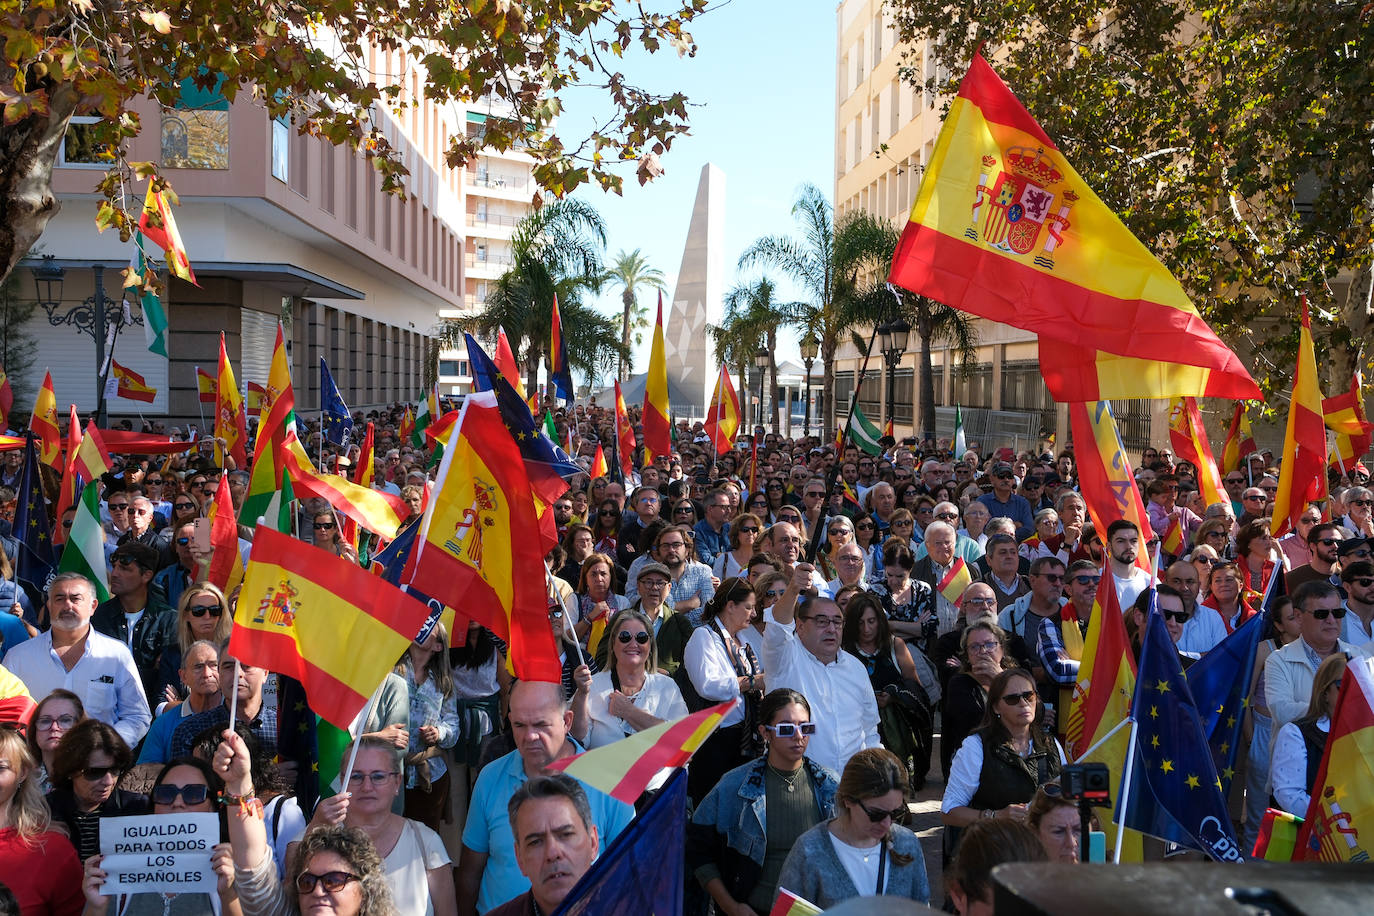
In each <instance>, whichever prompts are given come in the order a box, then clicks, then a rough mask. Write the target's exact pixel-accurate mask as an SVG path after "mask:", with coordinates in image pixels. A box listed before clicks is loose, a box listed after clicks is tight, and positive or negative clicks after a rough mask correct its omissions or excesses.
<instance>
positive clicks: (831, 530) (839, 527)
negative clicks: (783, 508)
mask: <svg viewBox="0 0 1374 916" xmlns="http://www.w3.org/2000/svg"><path fill="white" fill-rule="evenodd" d="M852 540H854V523H853V522H852V521H850V520H849V517H848V516H846V515H831V516H828V517H827V518H826V520H825V540H824V541H822V542H821V546H820V549H819V550H818V551H817V552H816V567H817V568H818V569H819V570H820V571H821V575H822V576H824V577H825V578H826V580H827V581H829V580H831V579H836V578H839V572H838V570H837V569H836V567H835V554H836V551H838V550H839V549H840V548H841V547H843V546H844V545H845V544H848V543H849V542H850V541H852ZM864 560H865V567H866V566H867V561H868V558H867V555H865V557H864ZM866 573H867V569H865V578H867V576H866Z"/></svg>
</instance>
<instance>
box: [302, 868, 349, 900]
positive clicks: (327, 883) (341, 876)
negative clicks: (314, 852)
mask: <svg viewBox="0 0 1374 916" xmlns="http://www.w3.org/2000/svg"><path fill="white" fill-rule="evenodd" d="M350 881H359V882H361V881H362V878H359V877H358V876H357V875H352V874H349V873H348V872H346V871H327V872H325V873H324V874H322V875H317V874H315V873H314V872H313V871H303V872H301V873H300V874H299V875H297V876H296V891H297V892H298V893H301V894H313V893H315V886H316V885H323V886H324V889H325V892H326V893H329V894H337V893H338V892H339V891H341V890H343V889H344V888H345V887H347V886H348V882H350Z"/></svg>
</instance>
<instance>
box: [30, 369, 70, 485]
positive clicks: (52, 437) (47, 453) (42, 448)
mask: <svg viewBox="0 0 1374 916" xmlns="http://www.w3.org/2000/svg"><path fill="white" fill-rule="evenodd" d="M29 429H31V430H33V432H34V434H35V435H36V436H38V460H39V461H41V462H43V463H44V464H46V465H47V466H48V467H52V468H55V467H59V466H60V465H59V464H58V462H59V461H60V460H61V459H62V431H61V430H60V429H59V428H58V426H57V395H56V393H54V392H53V388H52V373H51V372H44V373H43V385H42V387H41V388H39V389H38V396H37V397H35V398H34V401H33V418H32V419H31V420H29Z"/></svg>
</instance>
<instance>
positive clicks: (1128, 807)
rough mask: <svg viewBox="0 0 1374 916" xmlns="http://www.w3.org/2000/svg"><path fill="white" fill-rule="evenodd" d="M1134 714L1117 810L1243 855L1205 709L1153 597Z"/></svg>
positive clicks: (1211, 851) (1216, 855) (1146, 828)
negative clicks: (1212, 750) (1210, 741)
mask: <svg viewBox="0 0 1374 916" xmlns="http://www.w3.org/2000/svg"><path fill="white" fill-rule="evenodd" d="M1131 719H1132V727H1131V731H1132V738H1133V739H1134V740H1133V742H1132V750H1131V753H1132V757H1131V758H1128V762H1127V769H1128V771H1129V772H1128V774H1127V779H1126V780H1125V782H1126V784H1125V785H1124V786H1123V787H1122V790H1121V795H1120V796H1119V797H1118V798H1117V803H1116V816H1117V818H1118V819H1120V820H1122V821H1123V822H1124V823H1125V824H1126V826H1128V827H1130V828H1131V829H1133V830H1139V831H1140V832H1141V833H1147V834H1149V835H1151V836H1155V837H1159V838H1160V839H1162V840H1165V841H1167V842H1170V843H1177V844H1178V845H1180V846H1186V847H1187V848H1189V849H1196V850H1198V851H1199V852H1202V853H1205V854H1206V855H1208V856H1210V857H1211V858H1213V859H1215V860H1216V861H1218V862H1241V861H1244V859H1243V857H1242V856H1241V854H1240V848H1239V847H1238V846H1237V844H1236V837H1235V832H1234V830H1233V829H1232V827H1231V816H1230V814H1229V813H1228V811H1227V809H1226V798H1225V796H1224V795H1222V783H1221V779H1220V777H1218V776H1217V769H1216V765H1215V764H1213V763H1212V755H1211V753H1210V752H1209V750H1208V744H1207V734H1206V732H1205V731H1204V730H1203V724H1202V714H1201V710H1199V709H1198V707H1197V703H1196V701H1195V700H1194V698H1193V693H1192V690H1191V689H1190V688H1189V686H1188V681H1187V679H1186V678H1185V677H1184V676H1183V668H1182V666H1181V665H1180V664H1179V660H1178V650H1177V649H1176V648H1175V647H1174V641H1173V640H1172V639H1170V638H1169V633H1168V631H1167V630H1166V629H1165V628H1164V618H1163V617H1162V616H1161V615H1160V613H1159V609H1158V608H1157V607H1155V606H1154V602H1153V601H1152V602H1151V607H1150V616H1149V619H1148V621H1147V623H1146V624H1145V637H1144V641H1143V645H1142V648H1141V652H1140V677H1139V678H1138V679H1137V680H1136V685H1135V699H1134V700H1133V702H1132V704H1131Z"/></svg>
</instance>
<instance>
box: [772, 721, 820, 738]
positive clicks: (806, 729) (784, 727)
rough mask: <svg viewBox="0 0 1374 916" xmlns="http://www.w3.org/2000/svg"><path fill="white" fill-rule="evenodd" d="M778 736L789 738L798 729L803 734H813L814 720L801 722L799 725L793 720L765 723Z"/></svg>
mask: <svg viewBox="0 0 1374 916" xmlns="http://www.w3.org/2000/svg"><path fill="white" fill-rule="evenodd" d="M764 728H766V729H768V730H769V731H770V732H772V733H773V734H774V735H775V736H776V737H778V738H791V737H793V736H794V735H796V734H797V732H798V731H800V732H801V733H802V734H803V735H807V736H810V735H814V734H815V733H816V723H815V722H803V723H801V724H800V725H798V724H796V723H794V722H779V723H778V724H777V725H765V726H764Z"/></svg>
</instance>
